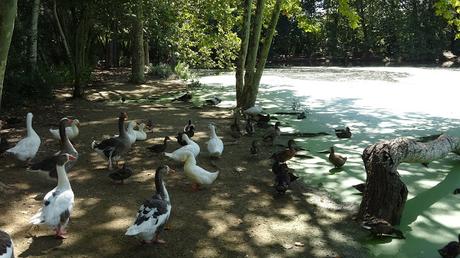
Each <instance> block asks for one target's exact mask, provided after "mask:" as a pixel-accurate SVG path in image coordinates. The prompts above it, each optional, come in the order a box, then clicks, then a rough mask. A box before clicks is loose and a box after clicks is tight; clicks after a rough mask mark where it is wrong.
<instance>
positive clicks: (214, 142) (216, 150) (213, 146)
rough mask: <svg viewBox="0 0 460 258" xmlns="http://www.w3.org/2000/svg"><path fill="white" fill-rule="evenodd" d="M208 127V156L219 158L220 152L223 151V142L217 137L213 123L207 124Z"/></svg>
mask: <svg viewBox="0 0 460 258" xmlns="http://www.w3.org/2000/svg"><path fill="white" fill-rule="evenodd" d="M208 127H209V130H211V135H210V139H209V141H208V152H209V156H211V157H215V158H220V156H221V155H222V152H223V151H224V143H223V142H222V140H221V139H220V138H219V137H217V134H216V127H215V126H214V125H213V124H209V125H208Z"/></svg>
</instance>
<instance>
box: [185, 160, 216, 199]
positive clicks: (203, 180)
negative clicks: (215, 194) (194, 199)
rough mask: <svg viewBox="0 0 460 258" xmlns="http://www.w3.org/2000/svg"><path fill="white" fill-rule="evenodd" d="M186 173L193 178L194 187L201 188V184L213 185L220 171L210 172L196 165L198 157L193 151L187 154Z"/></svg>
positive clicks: (195, 188)
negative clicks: (196, 157)
mask: <svg viewBox="0 0 460 258" xmlns="http://www.w3.org/2000/svg"><path fill="white" fill-rule="evenodd" d="M184 173H185V175H186V176H187V177H188V178H189V179H190V180H192V182H193V183H192V189H193V190H194V191H198V190H200V185H211V184H212V183H213V182H214V181H215V180H216V178H217V176H218V175H219V171H216V172H209V171H207V170H205V169H203V168H201V167H199V166H197V165H196V159H195V157H194V156H193V154H192V153H191V152H187V153H186V155H185V164H184Z"/></svg>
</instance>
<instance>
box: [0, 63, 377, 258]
mask: <svg viewBox="0 0 460 258" xmlns="http://www.w3.org/2000/svg"><path fill="white" fill-rule="evenodd" d="M126 78H128V76H127V75H126V74H123V73H121V74H115V75H114V73H109V72H107V73H103V72H100V73H99V74H98V76H97V77H96V78H95V82H94V84H93V85H91V87H90V88H89V89H88V96H87V100H69V99H68V97H69V96H70V91H68V90H65V89H64V90H59V91H57V93H56V95H57V96H58V97H57V99H56V100H55V101H54V102H52V103H49V104H43V105H34V106H24V107H20V108H19V107H18V108H17V109H15V110H13V113H12V114H16V115H18V116H20V117H21V118H22V119H23V120H24V117H25V114H26V112H28V111H31V112H33V113H34V128H35V130H36V131H37V132H38V134H39V135H40V136H41V139H42V146H41V147H40V150H39V154H38V156H37V157H36V159H40V158H42V157H44V156H47V155H50V154H51V153H54V152H55V151H57V150H58V144H57V142H56V141H54V140H52V139H51V135H50V133H49V132H48V129H49V128H50V127H53V125H57V123H58V121H59V119H60V118H61V117H62V116H72V117H76V118H78V119H79V120H80V122H81V127H80V135H79V136H78V138H77V139H75V140H74V141H75V146H76V149H77V150H78V151H79V153H80V158H79V160H78V162H77V165H76V166H75V167H74V168H73V169H72V171H71V172H69V177H70V182H71V184H72V188H73V190H74V193H75V207H74V210H73V213H72V215H71V218H72V219H71V222H70V224H69V227H68V238H67V239H65V240H57V239H55V238H54V237H53V236H52V233H53V232H52V231H51V230H50V229H48V228H46V227H45V226H41V227H40V228H39V229H34V230H30V224H29V223H28V221H29V219H30V217H31V216H32V215H33V214H35V213H36V212H37V210H38V209H39V208H40V206H41V203H42V202H41V200H42V198H43V194H45V193H46V192H48V191H49V190H51V189H52V188H53V187H54V186H55V182H53V181H49V180H47V179H44V178H41V177H37V176H36V175H35V174H33V173H30V172H26V170H25V165H24V164H20V163H18V162H14V161H13V159H11V158H9V157H4V156H3V157H2V158H1V159H0V175H1V177H0V181H1V182H3V183H4V184H5V186H2V187H1V189H0V228H1V229H2V230H5V231H7V232H9V233H11V235H12V237H13V239H14V244H15V249H16V250H15V253H16V256H18V257H367V256H368V254H367V252H366V250H365V249H364V248H363V247H362V246H361V244H360V243H358V242H357V241H356V239H358V238H360V237H362V236H363V234H364V235H365V233H363V232H362V231H361V230H360V229H359V228H358V225H357V224H356V223H354V222H353V220H352V215H353V212H355V210H353V209H351V208H350V207H348V206H346V205H342V204H339V203H336V202H334V201H333V200H331V199H330V198H328V197H327V195H326V194H325V193H322V192H320V191H318V190H316V189H313V188H310V187H309V186H307V185H304V184H303V183H302V182H300V180H299V181H297V182H294V183H293V184H292V187H291V188H292V189H291V190H289V191H288V192H287V193H286V194H285V195H282V196H280V195H277V194H275V191H274V189H273V174H272V172H271V170H270V161H269V160H268V159H267V158H268V157H269V156H270V155H271V150H272V148H271V147H270V146H265V147H264V148H263V153H262V154H260V155H259V157H258V158H252V157H250V155H249V146H250V143H251V141H252V138H251V137H242V138H241V139H239V140H238V142H237V144H231V145H228V146H226V147H225V150H224V155H223V157H222V158H221V159H219V160H216V161H213V162H211V160H210V159H209V158H208V157H207V155H206V145H205V142H206V141H207V139H208V135H209V132H208V129H207V124H208V123H209V122H213V123H215V124H216V127H217V128H218V131H217V133H218V135H219V136H221V137H222V138H223V140H224V142H234V139H233V138H232V137H231V136H230V133H229V127H230V123H231V118H230V117H231V110H228V109H222V108H215V107H205V108H196V107H194V106H192V105H191V104H187V103H169V102H158V103H156V102H155V101H152V102H151V103H144V104H136V103H122V102H121V101H119V99H120V98H121V97H122V96H124V97H125V98H128V99H136V98H146V97H152V99H155V98H154V97H155V96H160V95H162V94H166V93H171V92H180V91H183V90H185V86H184V85H183V84H182V83H181V82H180V81H159V80H149V81H148V82H147V83H146V84H143V85H132V84H129V83H127V82H126V81H125V80H126ZM120 111H125V112H127V113H128V117H129V120H137V121H142V120H147V119H151V120H152V121H153V122H154V123H155V127H154V130H153V133H149V134H148V139H147V141H144V142H136V143H135V144H134V145H133V148H132V150H131V151H130V153H129V154H128V155H127V156H126V162H127V163H128V165H129V166H131V167H132V168H133V169H134V171H135V174H134V175H133V176H132V177H131V178H130V179H129V180H128V181H127V182H126V183H125V184H124V185H116V184H114V183H113V182H111V180H110V179H109V178H108V176H107V175H108V173H109V172H108V171H107V168H106V165H107V164H106V162H105V161H104V160H102V159H101V158H100V157H99V156H98V155H97V154H96V153H95V152H93V151H92V150H91V147H90V144H91V141H92V140H93V139H101V137H102V136H103V135H113V134H116V133H117V115H118V113H119V112H120ZM188 119H192V120H193V121H195V124H196V126H197V133H196V134H195V136H194V137H193V139H194V140H195V141H196V142H197V143H198V144H199V145H200V146H201V154H200V155H199V156H198V164H199V165H200V166H202V167H204V168H206V169H208V170H211V171H215V170H219V171H220V175H219V177H218V179H217V180H216V182H215V183H214V184H213V185H212V186H211V187H209V188H207V189H204V190H202V191H199V192H192V191H191V184H190V182H189V180H188V179H187V178H186V177H185V176H184V175H183V173H182V166H181V165H180V164H177V163H174V162H172V161H170V160H168V159H166V158H164V157H162V156H157V155H153V154H152V153H150V152H149V151H148V150H147V149H146V147H148V146H150V145H152V144H155V143H160V142H161V140H162V139H163V137H165V136H169V137H173V136H175V135H176V133H177V132H178V131H180V130H181V129H182V128H183V126H184V125H185V124H186V122H187V120H188ZM2 133H5V134H6V135H8V138H9V140H10V141H12V142H15V141H17V140H18V139H19V138H20V137H21V136H22V135H24V134H25V123H23V124H21V125H20V127H18V128H12V129H3V130H2ZM258 133H259V135H260V134H263V131H260V132H258ZM253 137H258V136H257V135H256V136H253ZM178 147H179V145H178V144H177V143H176V142H170V144H169V146H168V149H167V151H173V150H175V149H176V148H178ZM160 164H168V165H170V166H172V167H175V168H176V170H177V171H178V173H176V174H169V175H168V176H166V178H165V182H166V185H167V189H168V191H169V193H170V196H171V198H172V206H173V208H172V215H171V218H170V229H169V230H167V231H165V232H163V233H162V234H161V236H162V238H163V239H164V240H166V241H167V243H166V244H164V245H142V244H141V243H140V242H139V240H137V239H135V238H132V237H127V236H125V235H124V233H125V231H126V229H127V228H128V227H129V225H130V224H131V223H132V222H133V221H134V218H135V215H136V212H137V209H138V207H139V206H140V204H141V203H142V202H143V200H144V199H147V198H149V197H150V196H151V195H152V193H153V191H154V183H153V182H154V180H153V179H154V178H153V177H154V171H155V169H156V167H158V166H159V165H160ZM235 167H241V168H240V169H241V170H242V171H240V172H237V171H235ZM299 176H301V177H302V176H305V175H302V174H300V175H299Z"/></svg>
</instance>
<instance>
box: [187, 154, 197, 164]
mask: <svg viewBox="0 0 460 258" xmlns="http://www.w3.org/2000/svg"><path fill="white" fill-rule="evenodd" d="M190 165H192V166H193V165H196V160H195V157H193V154H192V155H190V156H188V157H187V159H186V160H185V165H184V166H190Z"/></svg>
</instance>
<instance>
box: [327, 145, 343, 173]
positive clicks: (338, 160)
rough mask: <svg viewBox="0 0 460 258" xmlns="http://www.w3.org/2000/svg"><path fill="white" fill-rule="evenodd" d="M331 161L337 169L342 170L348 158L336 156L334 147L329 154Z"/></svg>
mask: <svg viewBox="0 0 460 258" xmlns="http://www.w3.org/2000/svg"><path fill="white" fill-rule="evenodd" d="M329 161H330V162H331V163H332V164H333V165H334V166H335V167H336V168H340V167H342V166H343V165H344V164H345V162H346V161H347V157H344V156H342V155H339V154H336V153H335V150H334V147H333V146H332V147H331V151H330V152H329Z"/></svg>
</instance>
